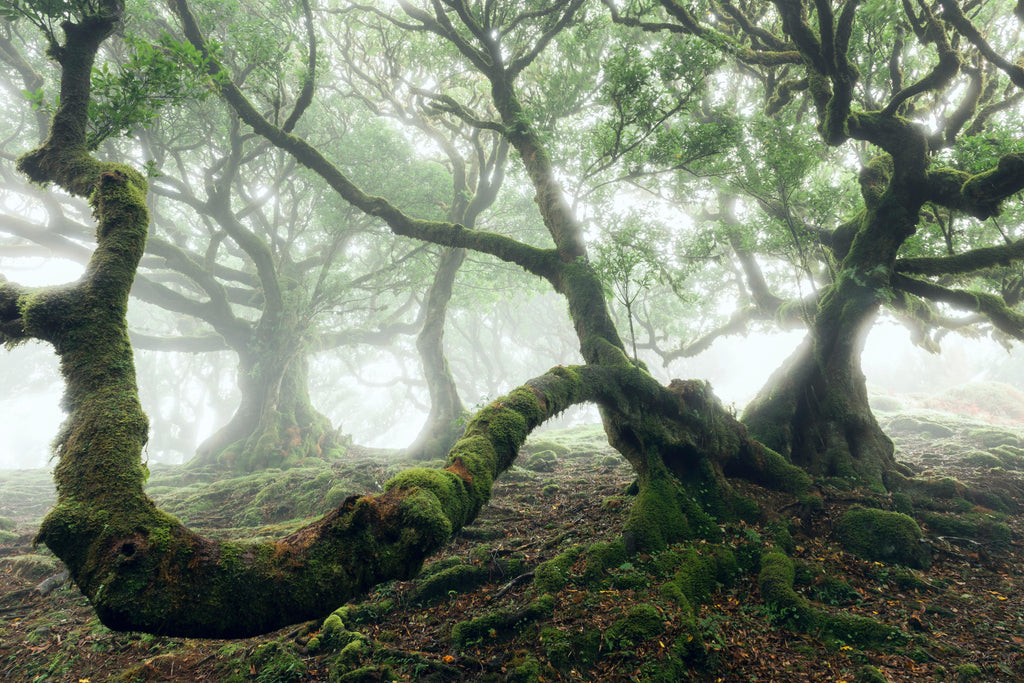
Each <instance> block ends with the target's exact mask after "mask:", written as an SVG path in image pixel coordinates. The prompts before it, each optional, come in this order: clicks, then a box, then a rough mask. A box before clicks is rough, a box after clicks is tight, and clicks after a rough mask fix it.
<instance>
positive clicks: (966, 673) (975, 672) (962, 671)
mask: <svg viewBox="0 0 1024 683" xmlns="http://www.w3.org/2000/svg"><path fill="white" fill-rule="evenodd" d="M984 676H985V672H984V671H982V670H981V667H980V666H978V665H977V664H960V665H958V666H957V667H956V681H957V683H967V682H968V681H977V680H979V679H981V678H983V677H984Z"/></svg>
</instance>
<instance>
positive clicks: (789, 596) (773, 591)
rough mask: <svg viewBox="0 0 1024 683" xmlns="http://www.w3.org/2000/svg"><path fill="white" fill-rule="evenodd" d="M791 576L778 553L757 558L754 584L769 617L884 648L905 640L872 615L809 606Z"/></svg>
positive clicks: (788, 565)
mask: <svg viewBox="0 0 1024 683" xmlns="http://www.w3.org/2000/svg"><path fill="white" fill-rule="evenodd" d="M795 576H796V571H795V567H794V565H793V562H792V561H791V560H790V559H789V558H788V557H786V556H785V555H783V554H782V553H774V552H773V553H768V554H766V555H764V556H763V557H762V558H761V573H760V574H759V575H758V586H759V587H760V590H761V597H762V598H763V599H764V601H765V606H766V608H767V610H768V614H769V616H770V617H771V618H773V619H775V620H777V621H780V622H782V623H784V624H786V625H788V626H790V627H792V628H794V629H797V630H800V631H808V632H812V633H817V634H820V635H821V636H824V637H826V638H828V639H831V640H839V641H842V642H844V643H849V644H853V645H856V646H859V647H871V648H882V649H886V648H890V647H892V646H894V645H900V644H902V643H905V642H906V640H907V637H906V635H905V634H904V633H902V632H901V631H898V630H896V629H894V628H892V627H890V626H886V625H885V624H882V623H880V622H877V621H875V620H874V619H867V618H863V617H854V616H849V615H845V614H840V615H831V614H829V613H827V612H824V611H822V610H820V609H817V608H815V607H813V606H811V604H810V603H809V602H808V601H807V600H805V599H804V598H803V597H801V596H800V595H799V594H798V593H797V592H796V591H794V590H793V581H794V578H795Z"/></svg>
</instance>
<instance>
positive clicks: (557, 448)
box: [520, 439, 572, 457]
mask: <svg viewBox="0 0 1024 683" xmlns="http://www.w3.org/2000/svg"><path fill="white" fill-rule="evenodd" d="M542 451H551V452H552V453H554V454H555V455H557V456H559V457H561V456H563V455H568V454H569V453H570V452H572V451H571V449H570V448H569V447H568V446H563V445H562V444H560V443H558V442H556V441H548V440H546V439H538V440H533V439H527V440H526V443H525V444H523V447H522V448H521V449H520V453H521V454H523V455H534V454H536V453H540V452H542Z"/></svg>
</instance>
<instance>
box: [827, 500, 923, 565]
mask: <svg viewBox="0 0 1024 683" xmlns="http://www.w3.org/2000/svg"><path fill="white" fill-rule="evenodd" d="M836 537H837V539H838V540H839V543H840V544H841V545H842V546H843V547H844V548H845V549H846V550H848V551H850V552H851V553H853V554H854V555H858V556H860V557H863V558H864V559H867V560H875V561H878V562H885V563H888V564H903V565H906V566H908V567H914V568H917V569H922V568H925V567H928V566H929V565H930V564H931V553H930V552H929V550H928V547H927V546H926V545H925V544H923V543H922V542H921V539H922V537H923V534H922V533H921V529H920V527H918V526H917V522H915V521H914V520H913V519H911V518H910V517H908V516H907V515H904V514H901V513H899V512H887V511H884V510H874V509H867V508H853V509H851V510H848V511H847V512H846V513H845V514H843V516H842V517H841V518H840V519H839V521H838V522H837V523H836Z"/></svg>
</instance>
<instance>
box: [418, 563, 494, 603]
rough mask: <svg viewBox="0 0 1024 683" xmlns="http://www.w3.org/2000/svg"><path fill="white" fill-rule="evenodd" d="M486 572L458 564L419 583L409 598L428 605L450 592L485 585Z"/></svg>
mask: <svg viewBox="0 0 1024 683" xmlns="http://www.w3.org/2000/svg"><path fill="white" fill-rule="evenodd" d="M487 579H488V574H487V570H486V569H484V568H483V567H477V566H474V565H466V564H459V565H456V566H454V567H449V568H448V569H445V570H442V571H439V572H437V573H435V574H432V575H431V576H429V577H428V578H426V579H424V580H423V581H421V582H420V583H419V584H418V585H417V586H416V589H415V590H414V591H413V593H412V595H411V596H410V598H411V599H412V600H413V601H414V602H418V603H420V604H423V605H429V604H431V603H434V602H436V601H438V600H441V599H444V598H447V597H448V596H449V594H450V593H451V592H462V591H465V590H467V589H470V588H474V587H475V586H479V585H480V584H482V583H485V582H486V581H487Z"/></svg>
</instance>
